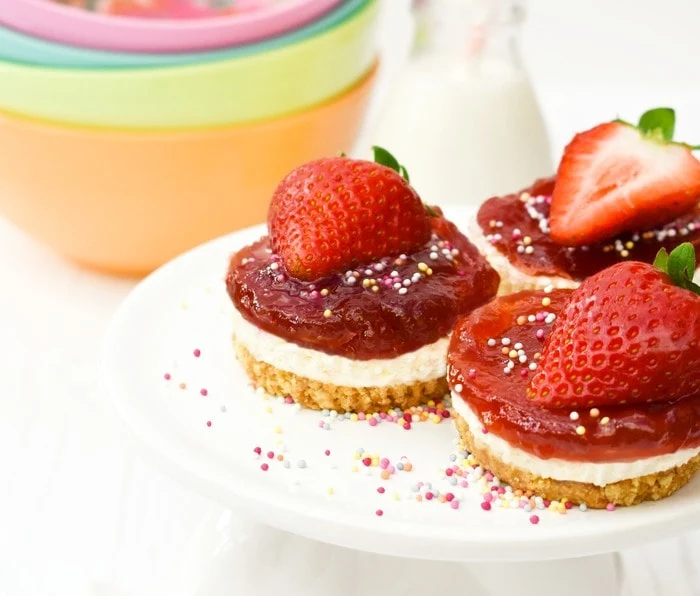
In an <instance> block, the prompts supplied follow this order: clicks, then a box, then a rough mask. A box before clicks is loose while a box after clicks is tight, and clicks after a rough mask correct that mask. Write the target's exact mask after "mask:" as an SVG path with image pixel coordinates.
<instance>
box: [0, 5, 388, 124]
mask: <svg viewBox="0 0 700 596" xmlns="http://www.w3.org/2000/svg"><path fill="white" fill-rule="evenodd" d="M378 8H379V1H378V0H366V1H365V2H363V3H362V5H361V6H360V7H358V9H357V10H356V11H355V12H354V13H352V14H351V15H349V16H348V18H347V19H346V20H344V21H343V22H341V23H339V24H337V25H336V26H335V27H333V28H331V29H328V30H326V31H323V32H322V33H320V34H318V35H316V36H313V37H310V38H308V39H305V40H303V41H300V42H299V43H295V44H293V45H289V46H285V47H282V48H279V49H274V50H270V51H266V52H262V53H258V54H254V55H249V56H244V57H239V58H231V59H227V60H218V61H214V62H208V63H203V64H196V65H187V66H177V67H160V68H126V69H116V70H115V69H92V70H75V69H62V68H42V67H37V66H28V65H23V64H16V63H12V62H5V61H0V81H1V82H2V83H1V84H0V108H2V109H6V110H9V111H13V112H17V113H20V114H25V115H29V116H34V117H40V118H45V119H49V120H54V121H57V122H65V123H71V124H79V125H89V126H109V127H120V128H138V129H163V128H165V129H168V128H190V127H202V126H217V125H221V124H236V123H242V122H250V121H257V120H263V119H266V118H271V117H275V116H281V115H284V114H287V113H291V112H294V111H297V110H300V109H304V108H307V107H310V106H313V105H317V104H320V103H322V102H323V101H325V100H327V99H329V98H330V97H333V96H335V95H338V94H340V93H342V92H343V91H344V90H346V89H349V88H350V87H352V85H354V84H355V83H356V82H357V81H358V80H359V79H360V78H362V76H363V75H364V74H365V73H367V72H368V71H369V70H370V69H371V67H372V65H373V63H374V59H375V57H376V49H375V44H374V24H375V22H376V16H377V13H378Z"/></svg>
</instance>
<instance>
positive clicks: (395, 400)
mask: <svg viewBox="0 0 700 596" xmlns="http://www.w3.org/2000/svg"><path fill="white" fill-rule="evenodd" d="M375 159H377V160H378V161H380V162H382V163H374V162H368V161H361V160H353V159H348V158H345V157H338V158H329V159H321V160H318V161H315V162H311V163H308V164H305V165H303V166H301V167H299V168H297V169H296V170H294V171H293V172H291V173H290V174H289V175H288V176H287V177H286V178H285V179H284V180H283V181H282V182H281V184H280V185H279V187H278V188H277V190H276V192H275V194H274V196H273V198H272V202H271V205H270V210H269V217H268V229H269V235H268V236H265V237H263V238H261V239H260V240H258V241H257V242H255V243H254V244H252V245H251V246H248V247H246V248H244V249H242V250H240V251H239V252H238V253H236V254H235V255H234V256H233V258H232V259H231V263H230V267H229V271H228V275H227V278H226V284H227V289H228V293H229V296H230V297H231V300H232V301H233V304H234V306H235V312H234V318H233V321H234V324H233V332H234V345H235V349H236V354H237V356H238V359H239V361H240V362H241V363H242V364H243V366H244V368H245V370H246V372H247V374H248V376H249V377H250V379H251V380H252V382H253V383H254V384H255V385H257V386H259V387H262V388H263V389H265V391H267V392H268V393H271V394H273V395H282V396H291V397H292V398H293V399H294V400H295V401H296V402H298V403H300V404H302V405H304V406H306V407H309V408H315V409H321V408H327V409H335V410H338V411H341V412H344V411H360V412H376V411H382V410H384V409H388V408H393V407H401V408H407V407H411V406H415V405H419V404H420V403H424V402H425V401H428V400H430V399H434V398H439V397H443V396H444V395H445V394H446V393H447V382H446V378H445V372H446V354H447V345H448V339H449V335H450V332H451V331H452V328H453V327H454V324H455V322H456V320H457V318H458V317H459V316H460V315H463V314H466V313H468V312H470V311H471V310H472V309H474V308H476V307H478V306H480V305H482V304H484V303H486V302H488V301H489V300H490V299H491V298H492V297H493V296H495V294H496V292H497V289H498V284H499V277H498V275H497V274H496V272H495V271H494V270H493V269H492V268H491V267H490V266H489V265H488V263H487V262H486V260H485V259H484V258H483V257H482V256H481V254H480V253H479V252H478V251H477V250H476V248H475V247H474V246H473V245H472V244H471V243H470V242H469V241H468V240H467V238H466V237H465V236H464V235H462V234H461V233H460V232H459V231H458V230H457V228H456V227H455V226H454V225H453V224H452V223H450V222H449V221H447V220H446V219H445V218H444V217H443V216H442V213H441V212H440V210H439V209H437V208H428V207H426V206H425V205H424V204H423V203H422V202H421V200H420V198H419V197H418V195H417V194H416V192H415V191H414V190H413V188H412V187H411V186H410V185H409V183H408V179H407V174H406V171H405V168H403V167H402V166H399V164H398V163H397V162H396V160H395V159H394V158H393V157H392V156H391V155H390V154H388V153H387V152H386V151H384V150H381V149H379V148H376V149H375ZM383 164H387V165H383ZM399 171H400V172H402V173H403V176H402V175H401V174H399ZM404 176H405V177H404Z"/></svg>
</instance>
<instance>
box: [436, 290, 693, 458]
mask: <svg viewBox="0 0 700 596" xmlns="http://www.w3.org/2000/svg"><path fill="white" fill-rule="evenodd" d="M570 294H571V291H570V290H553V291H552V292H550V293H547V292H541V291H540V292H529V291H528V292H520V293H517V294H512V295H510V296H504V297H500V298H497V299H496V300H494V301H493V302H491V303H490V304H488V305H486V306H484V307H482V308H479V309H478V310H476V311H474V312H473V313H471V314H470V315H468V316H466V317H464V318H463V319H462V320H461V321H460V322H459V323H458V324H457V327H456V329H455V332H454V334H453V335H452V339H451V342H450V351H449V355H448V377H449V382H450V387H451V388H452V389H453V392H457V393H459V394H460V395H461V396H462V397H463V398H464V400H465V402H466V403H467V404H468V405H469V407H470V408H471V409H472V410H473V411H474V412H475V413H476V415H477V416H478V417H479V419H480V420H481V422H482V424H483V429H484V430H485V431H486V432H489V433H493V434H495V435H497V436H499V437H501V438H503V439H504V440H506V441H507V442H508V443H509V444H510V445H512V446H513V447H517V448H519V449H522V450H524V451H526V452H528V453H531V454H533V455H535V456H537V457H539V458H542V459H550V458H560V459H565V460H571V461H580V462H607V461H632V460H637V459H641V458H646V457H652V456H655V455H662V454H666V453H673V452H675V451H677V450H679V449H684V448H696V447H700V394H698V395H695V396H691V397H686V398H684V399H681V400H677V401H676V402H674V403H655V404H638V405H634V406H632V405H627V406H624V405H618V406H600V407H599V408H595V407H591V406H586V407H582V408H577V409H566V408H562V409H544V408H543V407H541V406H540V405H539V404H537V403H535V402H533V401H532V400H531V399H529V398H528V397H527V396H526V390H527V388H528V384H529V383H530V380H531V378H532V376H533V374H534V371H535V370H537V366H538V365H537V363H538V361H539V359H540V355H541V354H540V353H541V350H542V345H543V343H544V338H545V337H546V335H547V334H548V333H549V331H550V328H551V325H552V323H553V322H554V321H555V320H556V317H557V314H558V313H559V311H560V310H561V309H562V308H563V306H564V304H565V303H566V301H567V299H568V298H569V296H570ZM457 389H460V390H461V391H457ZM473 430H474V431H475V432H482V430H481V429H478V430H477V429H473Z"/></svg>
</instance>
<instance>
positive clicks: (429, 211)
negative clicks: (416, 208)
mask: <svg viewBox="0 0 700 596" xmlns="http://www.w3.org/2000/svg"><path fill="white" fill-rule="evenodd" d="M423 207H425V210H426V211H427V212H428V215H430V217H437V216H438V214H437V212H436V211H435V210H434V209H433V208H432V207H431V206H430V205H428V204H427V203H423Z"/></svg>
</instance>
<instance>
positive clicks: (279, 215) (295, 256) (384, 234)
mask: <svg viewBox="0 0 700 596" xmlns="http://www.w3.org/2000/svg"><path fill="white" fill-rule="evenodd" d="M375 160H377V162H381V163H376V162H370V161H364V160H359V159H350V158H348V157H345V156H341V157H332V158H324V159H319V160H316V161H313V162H310V163H307V164H304V165H302V166H300V167H298V168H296V169H295V170H294V171H292V172H291V173H290V174H288V175H287V176H286V177H285V178H284V180H282V182H281V183H280V185H279V186H278V187H277V190H276V191H275V193H274V195H273V197H272V202H271V203H270V209H269V212H268V229H269V232H270V239H271V241H272V248H273V250H274V251H275V252H276V253H277V254H279V256H280V258H281V259H282V262H283V264H284V265H285V268H286V270H287V271H288V272H289V274H290V275H292V276H294V277H296V278H298V279H302V280H314V279H318V278H321V277H324V276H326V275H329V274H331V273H334V272H339V271H345V270H347V269H351V268H352V267H354V266H355V265H357V264H359V263H365V262H368V261H370V260H372V259H377V258H380V257H384V256H390V255H394V254H400V253H403V252H405V253H408V252H413V251H414V250H416V249H418V248H420V247H421V246H423V245H424V244H425V243H426V242H428V240H430V235H431V217H430V213H429V210H428V208H427V207H426V206H425V205H423V203H422V201H421V199H420V197H419V196H418V193H416V191H415V190H414V189H413V188H412V187H411V185H410V184H409V182H408V173H407V172H406V169H405V168H404V167H403V166H401V165H399V163H398V162H397V161H396V159H395V158H394V157H393V156H392V155H391V154H390V153H388V152H387V151H386V150H384V149H381V148H378V147H375ZM383 164H384V165H383Z"/></svg>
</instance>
